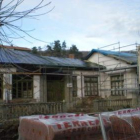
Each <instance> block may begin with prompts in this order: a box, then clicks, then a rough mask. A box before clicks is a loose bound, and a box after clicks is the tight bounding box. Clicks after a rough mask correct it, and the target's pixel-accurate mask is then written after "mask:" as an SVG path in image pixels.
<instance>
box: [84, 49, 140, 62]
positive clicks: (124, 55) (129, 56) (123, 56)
mask: <svg viewBox="0 0 140 140" xmlns="http://www.w3.org/2000/svg"><path fill="white" fill-rule="evenodd" d="M93 53H101V54H103V55H107V56H112V57H114V58H117V59H120V60H123V61H126V62H128V63H131V64H136V63H137V55H136V54H135V53H128V52H118V51H107V50H99V49H93V50H92V51H91V52H90V53H89V54H88V55H87V56H86V58H85V59H86V60H87V59H88V58H89V57H90V56H91V55H92V54H93Z"/></svg>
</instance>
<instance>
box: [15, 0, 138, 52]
mask: <svg viewBox="0 0 140 140" xmlns="http://www.w3.org/2000/svg"><path fill="white" fill-rule="evenodd" d="M37 1H39V0H36V1H35V0H25V2H24V4H23V8H24V7H30V6H33V5H35V4H36V2H37ZM48 2H49V1H48ZM54 6H55V8H54V9H53V11H51V12H50V13H48V14H47V15H44V16H42V17H38V20H30V19H29V20H22V21H21V22H20V23H18V24H22V28H24V29H35V30H34V31H32V32H31V33H30V34H31V35H32V36H34V37H36V38H38V39H41V40H44V41H46V42H48V43H43V42H40V41H37V40H33V39H31V38H28V37H27V36H26V39H28V40H30V41H31V42H32V43H28V42H26V41H24V40H15V41H13V43H14V44H15V45H17V46H22V47H30V48H32V47H33V46H41V47H44V46H45V45H47V44H49V43H50V42H53V41H54V40H60V41H61V42H62V41H64V40H65V41H66V43H67V46H68V47H70V46H71V45H72V44H75V45H76V46H77V47H78V49H79V50H85V51H86V50H87V51H90V50H91V49H93V48H98V47H102V46H105V45H109V44H112V43H116V42H120V43H121V44H122V45H127V44H132V43H135V42H140V41H139V40H140V33H139V32H140V0H52V3H51V4H50V5H49V6H48V7H46V8H44V9H42V11H41V12H43V11H47V10H50V9H51V8H53V7H54Z"/></svg>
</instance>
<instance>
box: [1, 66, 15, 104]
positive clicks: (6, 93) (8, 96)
mask: <svg viewBox="0 0 140 140" xmlns="http://www.w3.org/2000/svg"><path fill="white" fill-rule="evenodd" d="M0 72H1V73H4V74H3V100H5V101H6V102H8V100H12V74H10V73H12V72H16V68H1V69H0Z"/></svg>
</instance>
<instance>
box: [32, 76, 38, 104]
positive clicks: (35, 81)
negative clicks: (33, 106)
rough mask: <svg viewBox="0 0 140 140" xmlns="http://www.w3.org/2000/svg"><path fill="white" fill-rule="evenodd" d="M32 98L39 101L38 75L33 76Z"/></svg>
mask: <svg viewBox="0 0 140 140" xmlns="http://www.w3.org/2000/svg"><path fill="white" fill-rule="evenodd" d="M33 98H34V99H36V101H37V102H39V101H40V75H34V76H33Z"/></svg>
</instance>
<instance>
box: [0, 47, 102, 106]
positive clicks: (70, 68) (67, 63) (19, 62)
mask: <svg viewBox="0 0 140 140" xmlns="http://www.w3.org/2000/svg"><path fill="white" fill-rule="evenodd" d="M0 66H1V67H0V73H1V74H0V102H13V103H23V102H24V103H25V102H26V103H32V102H57V101H66V102H68V103H71V102H73V98H81V97H84V96H85V95H86V96H88V95H90V94H92V95H96V96H97V95H98V88H96V90H94V91H93V88H92V85H91V87H90V86H89V82H90V81H91V82H92V83H94V86H96V87H97V81H98V78H97V73H98V69H99V66H98V65H97V64H94V63H90V62H84V61H81V60H78V59H70V58H57V57H41V56H37V55H34V54H32V53H30V52H29V51H26V50H21V49H20V50H18V48H17V47H16V49H14V48H12V49H11V48H7V47H6V48H4V47H1V48H0ZM100 68H101V69H102V67H100ZM91 77H93V78H91ZM85 87H86V88H85ZM89 88H90V89H89ZM91 89H92V92H91V93H90V91H91Z"/></svg>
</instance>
